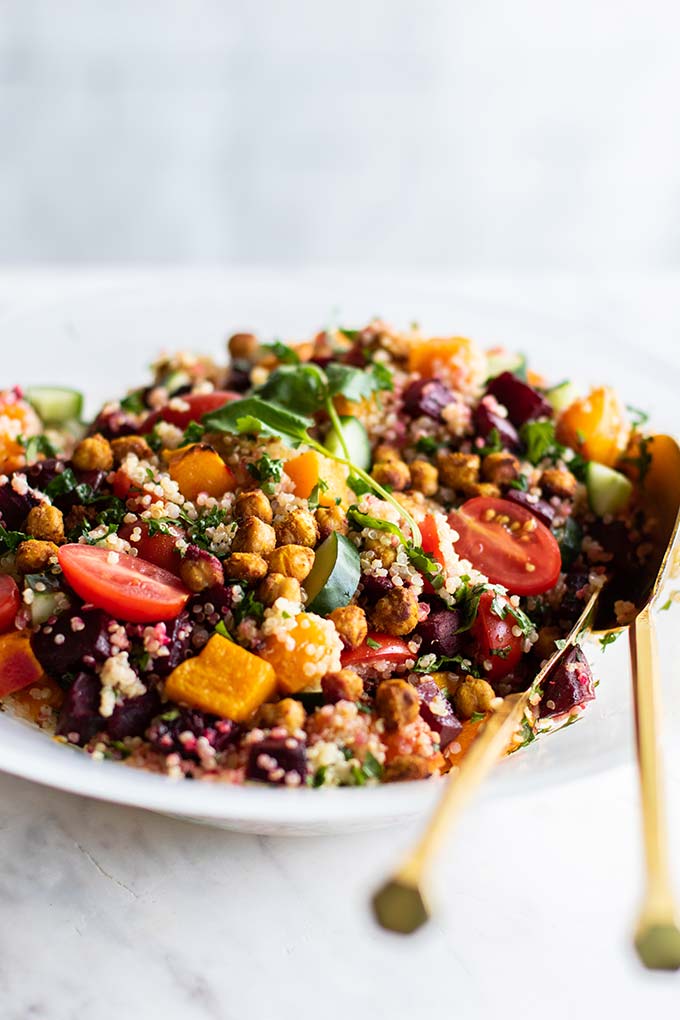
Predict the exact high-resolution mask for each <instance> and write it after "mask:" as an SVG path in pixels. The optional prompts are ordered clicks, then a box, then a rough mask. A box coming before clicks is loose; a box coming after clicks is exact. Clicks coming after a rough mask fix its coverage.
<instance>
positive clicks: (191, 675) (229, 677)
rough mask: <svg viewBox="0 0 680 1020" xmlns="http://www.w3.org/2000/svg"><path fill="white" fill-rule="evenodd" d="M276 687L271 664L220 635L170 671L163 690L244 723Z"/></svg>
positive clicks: (171, 695) (179, 699) (203, 708)
mask: <svg viewBox="0 0 680 1020" xmlns="http://www.w3.org/2000/svg"><path fill="white" fill-rule="evenodd" d="M275 690H276V675H275V673H274V669H273V667H272V666H271V665H270V664H269V663H268V662H265V661H264V659H261V658H260V657H259V656H258V655H253V653H252V652H249V651H247V649H245V648H241V646H240V645H236V644H234V642H233V641H229V639H228V638H225V637H222V635H221V634H213V636H212V637H211V638H210V640H209V641H208V643H207V645H206V646H205V648H204V649H203V651H202V652H201V653H200V655H197V656H196V658H194V659H187V660H186V662H183V663H181V664H180V665H179V666H177V668H176V669H174V670H173V671H172V673H171V674H170V676H169V677H168V679H167V680H166V682H165V693H166V694H167V696H168V697H169V698H172V700H173V701H179V702H182V703H183V704H185V705H190V706H191V707H192V708H200V709H201V710H202V711H203V712H211V713H213V714H214V715H219V716H222V717H224V718H226V719H233V721H234V722H245V721H246V720H247V719H249V718H250V717H251V715H252V714H253V712H254V711H255V710H256V709H258V708H259V707H260V705H261V704H263V702H265V701H269V699H270V698H271V697H272V695H273V694H274V691H275Z"/></svg>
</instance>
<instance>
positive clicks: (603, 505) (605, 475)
mask: <svg viewBox="0 0 680 1020" xmlns="http://www.w3.org/2000/svg"><path fill="white" fill-rule="evenodd" d="M586 489H587V490H588V500H589V502H590V509H591V510H592V511H593V513H595V514H597V515H598V517H604V516H605V514H616V513H618V512H619V511H620V510H623V508H624V507H625V506H627V504H628V500H629V499H630V497H631V493H632V492H633V486H632V483H631V482H630V480H629V479H628V478H626V476H625V475H622V474H621V472H620V471H614V469H613V468H610V467H605V465H604V464H596V463H595V461H592V460H591V461H590V463H589V464H588V467H587V469H586Z"/></svg>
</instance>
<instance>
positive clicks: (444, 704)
mask: <svg viewBox="0 0 680 1020" xmlns="http://www.w3.org/2000/svg"><path fill="white" fill-rule="evenodd" d="M416 689H417V691H418V697H419V698H420V714H421V716H422V717H423V719H424V720H425V722H426V723H427V725H428V726H429V727H430V729H431V730H432V731H433V732H434V733H438V734H439V740H440V742H441V746H442V748H445V747H448V745H449V744H450V743H451V741H452V740H455V739H456V737H457V736H458V734H459V733H460V731H461V730H462V729H463V724H462V723H461V721H460V720H459V719H458V718H457V716H455V715H454V712H453V709H452V708H451V704H450V702H449V699H448V698H447V697H446V695H445V694H444V693H443V691H441V690H440V688H439V687H438V686H437V684H436V683H435V682H434V680H423V682H422V683H420V684H418V687H417V688H416Z"/></svg>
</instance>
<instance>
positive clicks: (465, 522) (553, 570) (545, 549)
mask: <svg viewBox="0 0 680 1020" xmlns="http://www.w3.org/2000/svg"><path fill="white" fill-rule="evenodd" d="M449 524H450V525H451V527H452V528H454V529H455V530H456V531H457V532H458V534H459V535H460V539H459V541H458V542H456V552H457V553H458V555H459V556H462V557H463V558H464V559H466V560H469V561H470V562H471V563H472V565H473V567H476V568H477V570H480V571H481V572H482V573H483V574H486V576H487V577H488V578H489V580H490V581H491V582H492V583H493V584H502V585H503V586H504V587H505V588H507V589H508V591H510V592H512V593H513V594H514V595H540V593H541V592H544V591H548V589H549V588H552V587H553V586H554V585H555V584H556V582H557V579H558V577H559V575H560V569H561V564H562V560H561V556H560V547H559V546H558V544H557V541H556V539H555V537H554V536H553V535H552V534H551V532H550V531H548V529H547V528H546V526H545V525H544V524H541V522H540V521H539V520H537V519H536V518H535V517H534V515H533V514H532V513H530V512H529V511H528V510H525V509H524V507H521V506H518V505H517V504H516V503H511V502H510V501H509V500H507V499H495V498H493V497H488V496H476V497H475V498H474V499H469V500H468V501H467V503H463V505H462V506H461V507H460V508H459V509H458V510H452V511H451V513H450V514H449Z"/></svg>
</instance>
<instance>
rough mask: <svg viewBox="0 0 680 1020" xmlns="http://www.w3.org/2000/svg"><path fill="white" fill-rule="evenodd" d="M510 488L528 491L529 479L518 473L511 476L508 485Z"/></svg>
mask: <svg viewBox="0 0 680 1020" xmlns="http://www.w3.org/2000/svg"><path fill="white" fill-rule="evenodd" d="M509 488H510V489H518V490H519V491H520V492H528V491H529V479H528V478H527V476H526V475H518V476H517V478H513V479H512V481H511V482H510V485H509Z"/></svg>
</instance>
